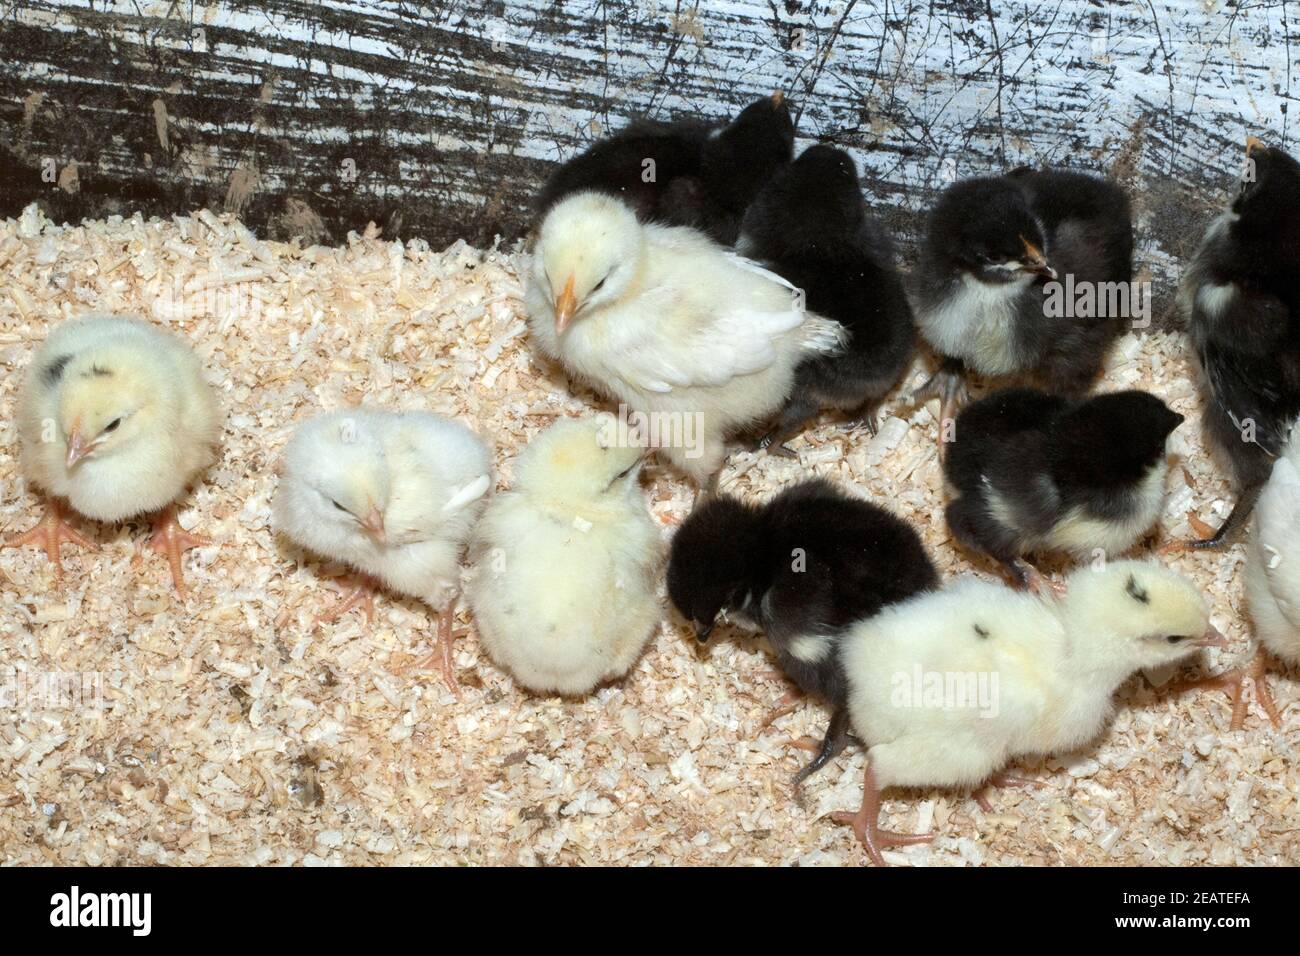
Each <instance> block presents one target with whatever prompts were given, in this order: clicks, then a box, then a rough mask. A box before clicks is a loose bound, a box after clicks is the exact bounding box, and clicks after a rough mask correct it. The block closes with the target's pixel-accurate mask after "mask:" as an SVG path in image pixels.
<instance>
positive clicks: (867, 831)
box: [831, 764, 935, 866]
mask: <svg viewBox="0 0 1300 956" xmlns="http://www.w3.org/2000/svg"><path fill="white" fill-rule="evenodd" d="M831 820H833V821H834V822H835V823H845V824H848V825H849V826H851V827H853V832H854V833H855V834H857V837H858V839H859V840H861V841H862V845H863V846H864V847H866V850H867V855H868V856H869V857H871V862H872V863H874V864H876V866H885V865H886V863H885V857H884V856H883V855H882V854H881V852H880V851H881V850H882V849H883V848H884V847H889V846H913V845H915V844H917V843H929V842H930V841H931V840H933V839H934V838H935V834H933V833H895V832H894V831H893V830H882V829H881V828H880V788H879V787H878V786H876V775H875V774H874V773H873V772H872V770H871V764H867V770H866V773H865V774H864V775H863V779H862V807H861V808H860V809H859V810H858V812H857V813H856V814H854V813H848V812H847V811H841V812H839V813H832V814H831Z"/></svg>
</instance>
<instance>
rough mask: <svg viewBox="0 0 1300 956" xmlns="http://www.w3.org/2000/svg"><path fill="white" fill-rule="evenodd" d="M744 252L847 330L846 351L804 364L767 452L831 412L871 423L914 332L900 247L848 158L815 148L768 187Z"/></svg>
mask: <svg viewBox="0 0 1300 956" xmlns="http://www.w3.org/2000/svg"><path fill="white" fill-rule="evenodd" d="M737 249H738V251H739V252H741V253H742V254H743V255H746V256H748V257H750V258H752V259H756V260H758V261H760V262H762V263H763V265H764V266H765V267H767V268H768V269H771V270H772V271H773V272H775V273H777V274H778V275H780V276H781V277H782V278H784V279H787V280H788V281H789V282H791V283H792V284H793V285H795V286H796V287H798V288H799V289H802V290H803V293H804V297H805V301H804V306H805V308H807V309H808V310H809V311H812V312H816V313H818V314H819V315H824V316H826V317H827V318H829V319H833V320H835V321H836V322H838V323H839V324H840V325H842V326H843V327H844V330H845V333H846V334H845V344H844V348H843V349H842V350H841V351H839V352H837V353H835V354H833V355H820V356H816V357H814V358H809V359H806V360H804V362H803V363H802V364H800V365H799V367H798V368H797V369H796V371H795V386H794V390H793V392H792V394H791V398H790V401H789V402H788V403H787V405H786V406H785V408H784V409H783V410H782V412H781V415H780V417H779V418H778V419H777V421H776V423H775V424H774V426H773V428H772V432H771V433H770V434H769V435H768V436H767V437H766V438H764V439H763V442H762V444H763V445H764V447H768V448H769V450H771V451H773V452H774V453H776V454H785V455H788V456H791V457H793V455H794V453H793V452H791V451H790V450H789V449H788V448H786V447H785V446H784V444H783V443H784V442H785V441H787V440H788V439H790V438H792V437H794V436H795V435H797V434H798V433H799V431H800V430H802V428H803V426H804V425H805V424H806V423H807V421H808V420H809V419H811V418H812V417H813V416H815V415H816V414H817V413H818V412H819V411H821V410H822V409H825V408H834V409H838V410H841V411H844V412H848V413H851V414H857V415H858V416H859V417H861V418H863V419H865V421H866V423H867V425H868V427H869V428H871V429H872V431H873V432H874V430H875V422H874V408H873V406H874V405H875V404H876V403H877V402H879V401H880V399H882V398H883V397H884V396H885V395H886V394H887V393H888V392H889V390H890V389H891V388H893V387H894V385H895V384H896V383H897V382H898V379H899V377H900V376H901V375H902V374H903V372H904V370H905V369H906V368H907V366H908V364H909V363H910V362H911V361H912V356H913V355H914V354H915V352H916V328H915V325H914V324H913V321H912V310H911V308H910V307H909V306H908V303H907V295H906V293H905V291H904V289H903V282H902V279H901V278H900V277H899V275H898V273H897V272H896V271H895V269H894V249H893V243H892V242H891V240H890V238H889V236H888V235H887V234H886V233H885V231H884V229H883V228H882V227H881V225H880V223H879V222H877V221H876V220H875V219H874V218H873V217H871V216H870V215H868V213H867V208H866V205H865V203H864V201H863V197H862V189H861V187H860V185H859V183H858V174H857V170H856V169H855V168H854V165H853V159H852V158H851V157H850V156H849V154H848V153H846V152H844V151H843V150H841V149H836V148H834V147H832V146H813V147H811V148H810V149H807V150H805V151H804V152H803V153H802V154H801V155H800V156H799V158H798V159H797V160H795V162H794V163H792V164H791V165H790V166H789V167H787V168H786V169H784V170H783V171H781V172H779V173H777V175H776V177H775V178H774V179H772V181H771V182H769V183H768V184H767V186H765V187H764V188H763V190H762V192H760V193H759V195H758V198H757V199H755V200H754V203H753V205H751V206H750V207H749V211H748V212H747V213H746V214H745V220H744V223H743V224H742V226H741V236H740V242H739V243H738V245H737Z"/></svg>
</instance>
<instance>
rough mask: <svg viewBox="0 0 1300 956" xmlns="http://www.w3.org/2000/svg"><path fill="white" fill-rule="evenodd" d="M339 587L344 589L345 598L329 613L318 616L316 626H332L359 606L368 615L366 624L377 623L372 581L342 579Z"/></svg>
mask: <svg viewBox="0 0 1300 956" xmlns="http://www.w3.org/2000/svg"><path fill="white" fill-rule="evenodd" d="M339 585H340V587H341V588H343V596H342V597H341V598H340V599H339V600H338V601H336V602H334V606H333V607H331V608H330V609H329V610H328V611H321V612H320V613H319V614H317V615H316V620H315V624H316V625H317V626H319V625H321V624H332V623H334V622H335V621H337V620H338V619H339V618H341V617H342V616H343V615H344V614H347V613H348V611H350V610H352V609H353V608H354V607H356V606H357V605H358V604H360V605H361V610H362V611H363V612H364V613H365V615H366V623H367V624H374V623H375V588H374V585H373V584H371V583H370V581H368V580H366V579H365V578H343V579H340V582H339Z"/></svg>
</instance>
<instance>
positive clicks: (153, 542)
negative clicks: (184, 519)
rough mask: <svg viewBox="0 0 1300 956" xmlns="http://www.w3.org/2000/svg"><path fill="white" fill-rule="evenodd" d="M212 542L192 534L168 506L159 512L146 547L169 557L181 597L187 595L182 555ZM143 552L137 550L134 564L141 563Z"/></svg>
mask: <svg viewBox="0 0 1300 956" xmlns="http://www.w3.org/2000/svg"><path fill="white" fill-rule="evenodd" d="M211 543H212V542H211V541H209V540H208V539H207V538H200V537H199V536H198V535H193V534H190V533H189V532H188V531H186V530H185V529H184V528H182V527H181V525H180V522H179V521H177V520H176V509H175V508H173V507H171V506H168V507H166V508H164V509H163V510H162V511H161V512H159V514H158V516H157V517H156V518H154V522H153V537H151V538H150V539H149V543H148V544H147V545H146V547H148V548H149V550H151V551H154V552H156V553H157V554H161V555H162V556H163V557H165V558H166V559H167V564H168V566H169V567H170V568H171V572H172V584H173V585H175V587H176V593H177V594H179V595H180V596H181V597H184V596H185V577H184V573H183V572H184V566H183V562H182V561H181V557H182V556H183V555H184V554H185V552H186V551H188V550H189V549H190V548H203V547H207V546H208V545H210V544H211ZM140 557H141V554H140V552H139V551H136V553H135V557H134V558H132V559H131V563H132V564H133V565H136V564H139V563H140Z"/></svg>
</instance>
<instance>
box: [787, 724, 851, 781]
mask: <svg viewBox="0 0 1300 956" xmlns="http://www.w3.org/2000/svg"><path fill="white" fill-rule="evenodd" d="M848 745H849V711H848V708H846V707H840V708H838V709H837V710H836V711H835V713H833V714H831V722H830V725H829V726H827V728H826V736H825V737H824V738H822V743H821V748H820V749H819V750H818V751H817V756H816V757H814V758H813V759H812V762H811V763H809V764H808V766H806V767H804V768H803V769H802V770H800V771H799V772H798V773H797V774H795V775H794V785H795V786H796V787H797V786H799V785H800V784H801V783H803V782H804V781H805V780H807V779H808V778H809V777H811V776H812V775H813V774H815V773H816V772H817V771H818V770H820V769H821V768H822V767H824V766H826V764H827V763H829V762H830V761H831V760H834V759H835V758H836V757H838V756H839V755H840V753H841V751H843V750H844V748H845V747H847V746H848Z"/></svg>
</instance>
